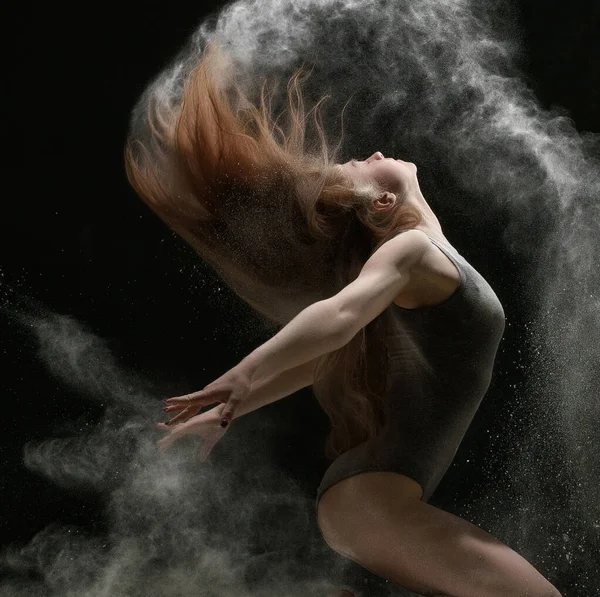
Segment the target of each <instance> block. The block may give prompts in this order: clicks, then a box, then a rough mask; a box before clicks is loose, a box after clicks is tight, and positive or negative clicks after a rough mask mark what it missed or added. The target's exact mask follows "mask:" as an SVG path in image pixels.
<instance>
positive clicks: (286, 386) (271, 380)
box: [234, 361, 314, 419]
mask: <svg viewBox="0 0 600 597" xmlns="http://www.w3.org/2000/svg"><path fill="white" fill-rule="evenodd" d="M313 369H314V361H309V362H308V363H303V364H302V365H299V366H298V367H293V368H292V369H287V370H285V371H282V372H281V373H277V374H276V375H272V376H270V377H267V378H263V379H259V380H257V381H255V382H253V383H252V387H251V390H250V394H248V396H247V398H246V399H245V400H244V401H243V402H242V403H241V404H240V406H239V407H238V409H237V410H236V411H235V415H234V419H237V418H238V417H241V416H242V415H245V414H246V413H249V412H252V411H254V410H256V409H258V408H261V407H263V406H266V405H267V404H271V403H272V402H276V401H277V400H280V399H281V398H285V397H286V396H289V395H290V394H293V393H294V392H297V391H298V390H301V389H302V388H305V387H306V386H310V385H311V384H312V383H313V379H314V375H313Z"/></svg>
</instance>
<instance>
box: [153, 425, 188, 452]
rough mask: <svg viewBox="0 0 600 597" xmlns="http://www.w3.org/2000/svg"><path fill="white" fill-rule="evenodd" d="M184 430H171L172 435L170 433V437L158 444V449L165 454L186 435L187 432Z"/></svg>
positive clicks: (178, 428) (179, 428)
mask: <svg viewBox="0 0 600 597" xmlns="http://www.w3.org/2000/svg"><path fill="white" fill-rule="evenodd" d="M182 430H183V428H182V427H177V428H176V429H173V430H171V433H169V435H166V436H165V437H163V438H162V439H161V440H159V441H158V442H156V445H157V446H158V449H159V450H160V451H161V452H165V451H166V450H168V449H169V448H170V447H171V446H172V445H173V444H174V443H175V442H176V441H177V440H178V439H179V438H180V437H182V436H183V435H185V432H184V431H182Z"/></svg>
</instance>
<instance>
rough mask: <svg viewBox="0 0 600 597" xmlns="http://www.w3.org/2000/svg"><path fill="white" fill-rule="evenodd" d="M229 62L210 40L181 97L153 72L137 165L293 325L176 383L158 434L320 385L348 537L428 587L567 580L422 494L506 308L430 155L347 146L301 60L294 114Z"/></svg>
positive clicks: (258, 296) (540, 595)
mask: <svg viewBox="0 0 600 597" xmlns="http://www.w3.org/2000/svg"><path fill="white" fill-rule="evenodd" d="M230 66H231V65H230V64H229V63H228V61H227V57H226V56H225V55H224V54H223V53H222V52H221V51H220V50H219V49H218V46H217V44H216V43H215V42H212V43H210V44H209V45H208V46H207V47H206V50H205V52H204V54H203V56H202V59H201V60H200V62H199V64H196V65H193V68H190V69H188V70H187V71H186V72H185V73H184V76H183V81H182V85H181V86H174V87H173V88H177V89H180V90H181V95H180V96H179V97H174V96H169V94H165V93H164V88H161V87H160V85H159V84H156V85H154V86H151V87H150V88H149V90H148V91H147V92H146V94H145V95H144V96H143V97H142V100H141V101H140V103H139V105H138V108H137V109H136V111H135V112H134V118H133V120H132V126H131V134H130V138H129V140H128V143H127V147H126V153H125V160H126V167H127V173H128V177H129V180H130V182H131V184H132V185H133V187H134V188H135V189H136V191H137V192H138V194H139V195H140V197H141V198H142V199H143V200H144V201H145V202H146V203H147V204H148V205H149V206H150V207H151V208H152V209H153V210H154V211H155V212H156V213H157V214H158V215H159V216H160V217H161V218H162V219H163V220H164V221H165V222H166V223H167V224H168V225H169V226H170V227H171V228H172V229H173V230H174V231H176V232H177V233H178V234H179V235H180V236H181V237H182V238H183V239H184V240H185V241H186V242H188V243H189V245H190V246H191V247H192V248H194V249H195V250H196V251H197V252H198V254H199V255H200V256H201V257H202V258H203V259H204V260H206V261H208V262H209V263H210V264H211V265H212V266H213V267H214V268H215V270H216V271H217V272H218V273H219V275H220V276H221V277H222V278H223V279H224V280H225V282H226V283H227V284H228V285H229V286H230V287H231V288H232V289H233V290H234V291H235V292H236V293H237V294H238V296H240V297H241V298H243V299H244V300H245V301H246V302H247V303H248V304H250V305H251V306H252V307H253V308H255V309H256V311H258V312H259V313H260V314H262V315H263V316H264V317H265V319H266V320H267V321H268V322H271V323H272V324H275V325H276V326H278V327H281V329H280V331H279V332H278V333H277V334H275V335H274V336H273V338H271V340H269V341H268V342H266V343H265V344H263V345H262V346H260V347H259V348H257V349H256V350H255V351H253V352H252V353H251V354H250V355H248V357H246V358H245V359H244V360H243V361H242V362H241V363H240V364H239V365H237V366H236V367H234V368H233V369H232V370H230V371H228V372H227V373H225V374H224V375H223V376H221V377H220V378H219V379H217V380H215V381H214V382H213V383H211V384H209V385H208V386H206V387H205V388H204V389H203V390H202V391H200V392H194V393H192V394H190V395H187V396H182V397H178V398H172V399H170V400H166V401H165V402H166V404H167V406H166V407H165V409H164V410H165V412H167V413H169V414H174V415H175V416H174V417H173V418H172V419H171V420H170V421H168V422H167V423H166V424H162V423H161V424H159V425H158V427H159V428H160V429H163V430H165V431H168V434H167V435H166V436H165V437H164V438H163V439H162V440H161V441H160V442H159V447H160V448H161V449H163V450H166V449H168V447H169V446H171V445H172V444H173V443H174V442H175V441H177V440H178V439H179V438H181V437H183V436H184V435H187V434H195V435H199V436H201V437H202V438H204V443H203V446H202V448H201V459H202V460H205V459H206V458H207V457H208V455H209V453H210V451H211V450H212V448H213V447H214V445H215V444H216V443H217V442H218V441H219V440H220V439H221V437H223V435H224V433H225V432H226V430H227V426H228V424H229V423H230V422H231V421H232V420H234V419H235V418H237V417H239V416H242V415H243V414H245V413H247V412H250V411H252V410H255V409H257V408H259V407H260V406H263V405H265V404H268V403H270V402H273V401H275V400H278V399H280V398H283V397H284V396H287V395H289V394H291V393H293V392H295V391H297V390H299V389H300V388H302V387H305V386H308V385H312V387H313V390H314V392H315V395H316V397H317V399H318V401H319V404H320V405H321V406H322V408H323V409H324V410H325V412H326V413H327V414H328V416H329V418H330V420H331V424H332V431H331V434H330V436H329V437H328V441H327V455H328V456H329V457H330V458H331V459H332V460H333V462H332V464H331V466H330V467H329V468H328V470H327V472H326V473H325V476H324V478H323V480H322V482H321V485H320V487H319V489H318V492H317V517H318V524H319V528H320V530H321V532H322V534H323V536H324V538H325V540H326V541H327V543H328V544H329V545H330V546H331V547H332V548H333V549H334V550H335V551H337V552H339V553H340V554H343V555H344V556H346V557H348V558H350V559H352V560H354V561H356V562H358V563H359V564H361V565H362V566H364V567H365V568H367V569H369V570H371V571H372V572H374V573H375V574H378V575H380V576H382V577H384V578H386V579H388V580H389V581H390V582H393V583H396V584H397V585H400V586H403V587H406V588H408V589H410V590H412V591H415V592H418V593H420V594H423V595H439V596H442V595H443V596H453V597H508V596H511V597H518V596H522V597H525V596H526V595H527V596H528V597H557V596H559V593H558V591H557V590H556V588H555V587H553V586H552V585H551V584H550V583H549V582H548V581H547V580H546V579H545V578H544V577H543V576H542V575H541V574H540V573H539V572H538V571H537V570H536V569H535V568H534V567H533V566H531V565H530V564H529V563H528V562H526V561H525V560H524V559H523V558H522V557H521V556H519V555H518V554H517V553H515V552H514V551H512V550H511V549H510V548H508V547H507V546H505V545H503V544H502V543H501V542H500V541H498V540H497V539H495V538H494V537H492V536H491V535H489V534H488V533H486V532H485V531H483V530H482V529H480V528H478V527H477V526H475V525H473V524H471V523H469V522H467V521H465V520H462V519H460V518H458V517H456V516H454V515H452V514H449V513H446V512H443V511H442V510H439V509H437V508H435V507H433V506H431V505H429V504H427V503H426V502H427V500H428V499H429V498H430V496H431V494H432V493H433V491H434V489H435V488H436V486H437V485H438V483H439V481H440V480H441V478H442V476H443V475H444V473H445V472H446V470H447V469H448V467H449V466H450V463H451V461H452V459H453V457H454V455H455V453H456V450H457V448H458V446H459V444H460V442H461V440H462V438H463V437H464V434H465V433H466V430H467V428H468V425H469V424H470V422H471V420H472V418H473V416H474V414H475V412H476V410H477V408H478V406H479V404H480V402H481V400H482V398H483V396H484V394H485V392H486V391H487V389H488V386H489V383H490V379H491V374H492V367H493V362H494V359H495V355H496V351H497V348H498V345H499V342H500V339H501V337H502V334H503V331H504V321H505V319H504V311H503V309H502V306H501V304H500V303H499V301H498V299H497V297H496V295H495V294H494V292H493V290H492V289H491V288H490V286H489V285H488V284H487V282H486V281H485V280H484V278H483V277H482V276H481V275H480V274H479V273H478V272H477V271H476V270H475V269H474V268H473V267H472V266H471V265H469V263H468V262H467V261H466V260H465V259H464V258H463V257H462V256H461V255H460V254H459V253H458V252H457V251H456V250H455V249H454V248H453V247H452V245H451V244H450V243H449V242H448V240H447V239H446V237H445V236H444V234H443V232H442V228H441V226H440V222H439V221H438V219H437V217H436V216H435V214H434V213H433V211H432V210H431V208H430V206H429V205H428V204H427V201H426V200H425V198H424V197H423V195H422V193H421V190H420V187H419V183H418V180H417V169H416V167H415V165H414V164H411V163H410V162H403V161H401V160H395V159H392V158H389V157H388V158H386V157H384V156H383V155H382V154H381V153H380V152H377V153H374V154H373V155H371V156H370V157H369V158H367V159H365V160H351V161H350V162H345V163H342V164H339V163H337V155H338V151H339V147H340V145H339V144H338V146H337V147H336V148H334V149H333V150H332V149H330V147H329V145H328V142H327V140H326V138H325V135H324V132H323V129H322V126H321V124H320V120H319V106H320V103H321V102H318V103H317V104H316V105H315V107H314V108H313V109H312V110H311V111H309V112H308V114H307V112H306V110H305V108H304V100H303V94H302V91H301V83H302V78H303V71H302V70H300V71H298V72H297V73H296V74H295V75H294V76H293V77H292V78H291V79H290V82H289V85H288V93H287V131H284V129H283V128H281V126H280V125H279V121H278V119H277V120H276V121H274V119H273V117H272V113H273V111H274V110H273V107H272V98H273V93H272V92H267V91H266V86H265V85H263V87H262V89H261V95H260V105H259V107H258V108H257V107H255V106H254V105H253V104H252V103H251V102H250V101H249V99H248V97H247V96H246V95H245V94H244V92H243V91H242V90H241V89H240V88H239V86H238V85H236V83H235V81H234V80H233V79H232V76H231V75H230V74H228V73H231V72H232V69H231V68H229V67H230ZM311 114H312V121H313V123H314V127H315V130H316V132H317V138H318V141H319V143H317V144H314V145H312V146H311V144H310V143H309V142H308V141H307V134H306V133H307V125H306V120H307V119H308V118H307V117H308V116H310V115H311ZM340 143H341V142H340ZM215 403H220V404H219V405H218V406H216V407H214V408H213V409H211V410H209V411H206V412H200V410H201V408H202V407H203V406H207V405H211V404H215ZM198 413H200V414H198ZM344 594H347V593H341V595H344Z"/></svg>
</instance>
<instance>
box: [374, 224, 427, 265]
mask: <svg viewBox="0 0 600 597" xmlns="http://www.w3.org/2000/svg"><path fill="white" fill-rule="evenodd" d="M430 250H431V241H430V240H429V237H428V236H427V234H426V233H425V232H423V231H422V230H418V229H416V228H413V229H411V230H406V231H404V232H401V233H399V234H397V235H395V236H393V237H392V238H390V239H389V240H388V241H386V242H385V243H384V244H383V245H381V247H379V249H378V250H377V251H376V252H375V253H374V254H373V257H374V256H375V255H377V254H378V253H381V257H382V258H384V259H385V260H391V261H392V262H393V263H394V264H395V265H398V266H400V268H401V269H407V268H408V269H410V268H412V267H413V266H416V265H418V264H419V263H421V261H422V260H423V258H424V257H425V255H426V254H427V252H428V251H430Z"/></svg>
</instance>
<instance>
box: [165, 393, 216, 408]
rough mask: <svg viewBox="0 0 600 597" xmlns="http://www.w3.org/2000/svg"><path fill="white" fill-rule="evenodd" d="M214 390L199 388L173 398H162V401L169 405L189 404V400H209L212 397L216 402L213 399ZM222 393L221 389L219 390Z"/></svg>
mask: <svg viewBox="0 0 600 597" xmlns="http://www.w3.org/2000/svg"><path fill="white" fill-rule="evenodd" d="M216 393H217V392H216V391H214V390H213V391H212V392H211V391H210V390H200V391H199V392H193V393H191V394H185V395H184V396H175V397H173V398H167V399H166V400H163V402H164V403H165V404H166V405H167V406H169V405H171V404H189V403H190V402H194V401H198V400H210V399H213V401H214V402H218V399H214V394H216ZM221 393H222V390H221Z"/></svg>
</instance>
